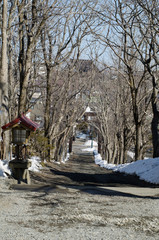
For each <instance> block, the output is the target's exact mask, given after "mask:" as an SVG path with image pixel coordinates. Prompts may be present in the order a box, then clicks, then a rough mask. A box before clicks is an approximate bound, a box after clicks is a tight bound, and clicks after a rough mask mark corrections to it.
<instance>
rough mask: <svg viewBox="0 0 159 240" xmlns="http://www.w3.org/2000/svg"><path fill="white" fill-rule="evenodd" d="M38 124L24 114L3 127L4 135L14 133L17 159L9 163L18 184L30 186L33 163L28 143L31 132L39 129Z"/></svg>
mask: <svg viewBox="0 0 159 240" xmlns="http://www.w3.org/2000/svg"><path fill="white" fill-rule="evenodd" d="M38 126H39V125H38V124H37V123H35V122H33V121H31V120H30V119H29V118H27V117H26V116H25V115H24V114H22V115H21V116H20V117H18V118H16V119H14V120H13V121H11V122H9V123H7V124H6V125H4V126H2V130H3V133H4V132H5V131H7V130H11V132H12V144H13V145H14V146H15V159H14V160H11V161H10V162H9V167H10V169H11V171H12V176H13V177H14V178H15V179H17V180H18V183H21V181H22V182H25V183H28V184H30V176H29V171H28V168H29V167H30V166H31V162H30V161H28V159H27V142H28V139H29V135H30V132H31V131H35V130H36V129H37V128H38Z"/></svg>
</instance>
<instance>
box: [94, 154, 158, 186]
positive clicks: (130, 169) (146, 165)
mask: <svg viewBox="0 0 159 240" xmlns="http://www.w3.org/2000/svg"><path fill="white" fill-rule="evenodd" d="M95 163H96V164H98V165H99V166H101V167H104V168H106V169H110V170H113V171H118V172H122V173H126V174H131V175H133V174H135V175H137V176H138V177H139V178H140V179H141V180H145V181H146V182H150V183H154V184H159V158H150V159H145V160H138V161H136V162H132V163H126V164H120V165H114V164H108V163H107V161H105V160H102V158H101V155H100V154H98V153H96V154H95Z"/></svg>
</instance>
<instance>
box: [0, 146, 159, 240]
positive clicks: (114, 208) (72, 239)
mask: <svg viewBox="0 0 159 240" xmlns="http://www.w3.org/2000/svg"><path fill="white" fill-rule="evenodd" d="M80 144H81V143H80V142H78V144H77V146H75V148H74V150H75V154H74V155H73V156H72V157H71V159H70V160H69V161H68V163H67V164H64V165H58V164H51V165H49V166H47V167H46V168H45V169H43V170H42V172H41V173H36V174H33V173H32V175H31V177H32V185H31V186H28V185H14V184H13V180H12V179H4V178H0V189H1V190H0V213H1V214H0V239H1V240H120V239H121V240H134V239H135V240H146V239H147V240H159V188H154V187H153V186H149V188H148V186H146V185H145V183H144V182H142V181H138V179H137V178H135V177H127V176H123V175H121V174H120V175H118V174H114V173H112V172H110V171H106V170H105V169H101V168H99V167H98V166H97V165H95V164H94V162H93V156H90V155H80V154H81V150H80V149H81V146H80ZM78 154H79V155H78ZM151 187H152V188H151ZM129 189H130V190H129ZM135 189H136V190H137V191H135ZM145 189H147V191H149V193H150V195H148V194H147V193H148V192H146V194H145ZM140 190H141V191H143V192H142V194H139V193H140ZM150 190H151V191H150Z"/></svg>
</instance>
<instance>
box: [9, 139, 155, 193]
mask: <svg viewBox="0 0 159 240" xmlns="http://www.w3.org/2000/svg"><path fill="white" fill-rule="evenodd" d="M87 148H88V147H87V146H85V145H84V142H83V141H79V140H78V141H76V142H74V145H73V154H72V155H71V157H70V160H69V161H68V162H66V163H65V164H60V165H58V164H57V163H49V164H48V166H47V168H46V169H44V170H43V171H42V173H34V174H32V183H34V185H33V184H32V185H31V186H28V185H25V186H22V185H18V186H17V185H16V186H14V188H18V189H24V188H25V189H27V188H28V190H29V189H30V190H36V191H37V190H39V191H49V192H51V191H55V189H56V191H58V190H59V189H72V188H74V189H78V190H80V191H85V192H88V193H98V192H100V194H104V195H119V196H123V195H133V196H138V197H142V196H144V197H150V196H151V197H153V196H154V197H157V196H159V188H158V187H157V186H155V185H153V184H149V183H146V182H145V181H141V180H139V178H138V177H136V176H131V175H125V174H121V173H117V172H113V171H111V170H107V169H104V168H101V167H99V166H98V165H96V164H95V162H94V156H93V152H90V151H89V152H88V151H85V150H87Z"/></svg>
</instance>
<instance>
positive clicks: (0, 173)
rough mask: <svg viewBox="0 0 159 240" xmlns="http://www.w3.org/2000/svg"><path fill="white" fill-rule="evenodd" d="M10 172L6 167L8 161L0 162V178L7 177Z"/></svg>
mask: <svg viewBox="0 0 159 240" xmlns="http://www.w3.org/2000/svg"><path fill="white" fill-rule="evenodd" d="M10 174H11V171H10V169H9V167H8V161H6V160H0V177H7V175H10Z"/></svg>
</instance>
